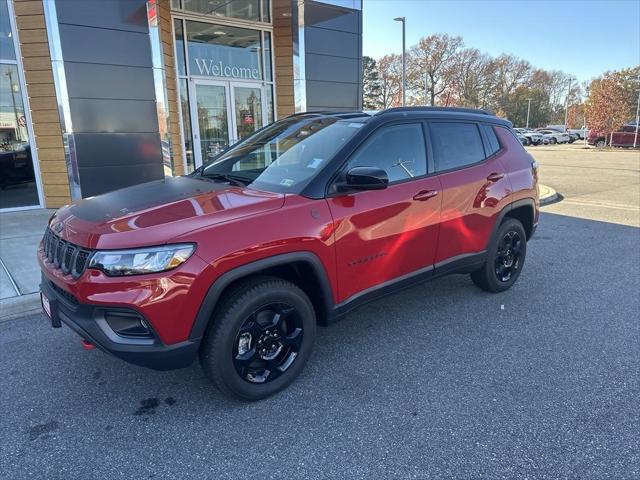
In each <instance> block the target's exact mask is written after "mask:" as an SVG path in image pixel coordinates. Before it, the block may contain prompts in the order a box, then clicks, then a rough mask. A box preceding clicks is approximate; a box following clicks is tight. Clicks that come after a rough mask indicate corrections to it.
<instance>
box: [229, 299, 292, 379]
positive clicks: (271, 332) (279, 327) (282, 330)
mask: <svg viewBox="0 0 640 480" xmlns="http://www.w3.org/2000/svg"><path fill="white" fill-rule="evenodd" d="M303 334H304V333H303V324H302V321H301V319H300V315H299V313H298V312H297V311H296V310H295V308H294V307H293V306H291V305H288V304H286V303H273V304H269V305H265V306H264V307H262V308H260V309H259V310H257V311H255V312H253V313H252V314H251V315H250V316H249V318H247V319H246V320H245V321H244V323H243V324H242V326H241V327H240V330H239V331H238V334H237V335H236V339H235V341H234V348H233V354H232V355H233V365H234V367H235V369H236V371H237V372H238V375H240V377H242V379H243V380H246V381H247V382H250V383H265V382H271V381H273V380H275V379H276V378H278V377H279V376H280V375H282V374H283V373H284V372H286V371H287V370H288V369H289V368H290V367H291V365H292V364H293V362H295V360H296V357H297V356H298V354H299V353H300V346H301V345H302V337H303Z"/></svg>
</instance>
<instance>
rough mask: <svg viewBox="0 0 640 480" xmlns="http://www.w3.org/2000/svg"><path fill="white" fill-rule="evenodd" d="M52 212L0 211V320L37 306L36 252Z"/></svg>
mask: <svg viewBox="0 0 640 480" xmlns="http://www.w3.org/2000/svg"><path fill="white" fill-rule="evenodd" d="M53 212H54V210H47V209H37V210H23V211H20V212H8V213H0V321H2V320H4V319H6V318H11V317H14V316H17V315H23V314H26V313H29V312H31V311H33V310H39V309H40V298H39V295H38V290H39V285H40V269H39V268H38V262H37V261H36V252H37V250H38V244H39V243H40V240H41V239H42V235H43V234H44V229H45V227H46V225H47V221H48V220H49V217H51V215H52V214H53Z"/></svg>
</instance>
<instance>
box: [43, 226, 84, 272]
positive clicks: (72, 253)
mask: <svg viewBox="0 0 640 480" xmlns="http://www.w3.org/2000/svg"><path fill="white" fill-rule="evenodd" d="M42 246H43V248H44V254H45V256H46V257H47V259H48V260H49V261H50V262H51V263H52V264H53V266H54V267H55V268H57V269H58V270H62V273H65V274H71V275H72V276H73V277H75V278H78V277H79V276H80V275H82V273H83V272H84V270H85V268H86V267H87V259H88V258H89V255H91V250H87V249H85V248H82V247H79V246H78V245H74V244H73V243H70V242H67V241H65V240H62V239H61V238H60V237H58V236H57V235H56V234H55V233H53V232H52V231H51V229H50V228H47V231H46V232H44V239H43V240H42Z"/></svg>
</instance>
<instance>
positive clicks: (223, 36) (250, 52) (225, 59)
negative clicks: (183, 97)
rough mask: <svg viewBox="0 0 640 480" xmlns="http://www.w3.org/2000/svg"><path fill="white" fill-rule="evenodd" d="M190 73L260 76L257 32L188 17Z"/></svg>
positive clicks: (248, 77)
mask: <svg viewBox="0 0 640 480" xmlns="http://www.w3.org/2000/svg"><path fill="white" fill-rule="evenodd" d="M186 24H187V45H188V50H189V74H190V75H200V76H205V77H226V78H236V79H242V80H262V71H261V61H260V51H261V50H260V32H259V31H257V30H249V29H246V28H237V27H228V26H225V25H215V24H212V23H201V22H192V21H187V22H186Z"/></svg>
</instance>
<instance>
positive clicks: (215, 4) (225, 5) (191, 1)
mask: <svg viewBox="0 0 640 480" xmlns="http://www.w3.org/2000/svg"><path fill="white" fill-rule="evenodd" d="M260 1H261V0H233V1H229V0H182V8H183V9H184V10H187V11H190V12H194V13H201V14H204V15H213V16H218V17H230V18H238V19H242V20H253V21H260Z"/></svg>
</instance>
